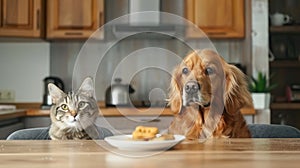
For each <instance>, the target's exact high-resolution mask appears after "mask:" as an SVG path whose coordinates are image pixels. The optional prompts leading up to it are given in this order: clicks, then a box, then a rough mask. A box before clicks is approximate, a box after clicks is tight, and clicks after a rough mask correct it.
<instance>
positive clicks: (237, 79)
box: [224, 64, 253, 111]
mask: <svg viewBox="0 0 300 168" xmlns="http://www.w3.org/2000/svg"><path fill="white" fill-rule="evenodd" d="M224 70H225V74H226V91H225V95H224V99H225V100H224V102H225V107H226V108H227V110H229V109H232V110H233V111H235V110H237V109H239V108H242V106H249V107H251V106H253V104H252V98H251V94H250V92H249V90H248V83H247V80H246V76H245V74H244V73H243V72H242V71H241V70H240V69H238V68H237V67H236V66H234V65H230V64H227V65H226V68H224Z"/></svg>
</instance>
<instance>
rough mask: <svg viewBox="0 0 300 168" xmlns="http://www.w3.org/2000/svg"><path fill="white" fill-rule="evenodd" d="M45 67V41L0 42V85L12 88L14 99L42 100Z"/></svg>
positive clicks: (47, 60) (47, 63)
mask: <svg viewBox="0 0 300 168" xmlns="http://www.w3.org/2000/svg"><path fill="white" fill-rule="evenodd" d="M49 67H50V44H49V43H47V42H11V43H4V42H1V43H0V89H10V90H14V92H15V101H16V102H42V96H43V93H44V87H43V79H44V78H45V77H46V76H48V75H49V74H50V73H49V71H50V68H49Z"/></svg>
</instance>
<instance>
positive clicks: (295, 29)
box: [270, 25, 300, 33]
mask: <svg viewBox="0 0 300 168" xmlns="http://www.w3.org/2000/svg"><path fill="white" fill-rule="evenodd" d="M270 32H271V33H300V25H293V26H270Z"/></svg>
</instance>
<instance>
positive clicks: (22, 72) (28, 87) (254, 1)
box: [0, 0, 300, 123]
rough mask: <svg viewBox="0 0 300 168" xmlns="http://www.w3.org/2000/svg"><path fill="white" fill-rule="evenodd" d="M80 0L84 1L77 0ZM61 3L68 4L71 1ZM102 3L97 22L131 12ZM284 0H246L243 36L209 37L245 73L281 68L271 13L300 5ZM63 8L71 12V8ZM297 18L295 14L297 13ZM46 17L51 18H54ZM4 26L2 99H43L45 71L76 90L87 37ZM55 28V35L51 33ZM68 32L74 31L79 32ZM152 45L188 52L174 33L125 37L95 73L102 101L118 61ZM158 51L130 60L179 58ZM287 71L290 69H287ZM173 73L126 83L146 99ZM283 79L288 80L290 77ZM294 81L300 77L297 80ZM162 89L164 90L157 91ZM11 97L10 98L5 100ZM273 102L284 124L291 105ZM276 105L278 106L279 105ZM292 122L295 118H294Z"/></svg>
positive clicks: (167, 7)
mask: <svg viewBox="0 0 300 168" xmlns="http://www.w3.org/2000/svg"><path fill="white" fill-rule="evenodd" d="M13 1H15V0H13ZM37 1H38V0H37ZM76 1H78V4H80V1H79V0H76ZM96 1H97V2H98V0H93V1H89V2H96ZM99 1H100V0H99ZM1 2H2V1H1ZM45 2H47V1H45ZM63 2H66V3H67V2H68V1H67V0H66V1H63ZM104 2H105V3H104V4H105V5H104V6H103V9H104V13H100V14H101V15H100V16H101V17H102V18H103V20H101V19H100V21H99V22H101V23H105V22H109V21H110V20H113V19H114V18H117V17H119V16H122V15H124V14H127V13H129V12H130V9H129V0H122V1H118V2H116V1H113V0H105V1H104ZM187 2H188V1H187ZM189 2H193V1H189ZM201 2H202V1H201ZM218 2H219V1H218ZM230 2H231V1H230ZM285 2H286V3H284V4H285V5H282V2H281V1H277V0H270V1H268V0H245V1H244V3H245V11H244V12H245V29H244V30H245V33H244V35H243V37H242V38H230V37H229V38H211V40H212V43H213V44H214V46H215V47H216V49H217V51H218V52H219V53H220V54H221V55H222V56H223V57H224V59H225V60H226V61H228V62H230V63H234V64H240V65H242V66H243V67H244V68H245V73H246V74H247V75H252V74H253V75H256V74H257V72H258V71H263V72H265V73H267V74H268V73H269V69H270V70H271V71H274V65H275V67H276V66H279V67H282V65H281V64H280V65H276V64H275V63H274V62H272V63H271V64H270V66H271V67H270V68H269V35H273V34H272V32H271V33H270V32H269V15H270V14H272V13H274V12H275V11H278V12H282V13H289V10H288V9H289V8H290V7H291V6H297V4H299V3H297V1H296V0H288V1H285ZM75 4H77V3H74V5H75ZM272 4H273V5H272ZM52 7H53V6H52ZM198 7H199V6H198ZM64 10H65V11H68V10H67V9H64ZM160 10H161V11H163V12H170V13H174V14H176V15H179V16H185V13H186V12H189V11H186V8H185V1H182V0H162V1H161V8H160ZM293 11H295V10H291V12H292V13H291V14H290V15H293V14H295V12H294V13H293ZM48 12H49V11H48ZM75 13H76V12H75ZM47 16H48V14H47ZM294 18H295V19H297V17H295V16H294ZM47 19H48V20H51V19H53V18H47ZM2 25H3V24H2ZM46 26H47V27H50V26H53V25H50V24H48V25H46ZM281 27H286V26H281ZM270 29H271V30H273V27H270ZM295 29H297V28H295ZM293 30H294V29H293ZM1 31H2V29H0V35H1V38H0V77H1V80H0V93H5V94H6V95H5V97H6V98H5V99H3V95H2V98H0V101H1V102H38V103H39V102H42V99H43V94H44V83H43V79H44V78H45V77H47V76H57V77H59V78H61V79H62V80H63V82H64V84H65V90H70V89H72V75H73V68H74V64H75V61H76V58H77V56H78V54H79V52H80V50H81V48H82V46H83V44H84V43H85V40H82V39H78V38H77V39H74V38H69V39H65V38H63V37H59V38H55V37H53V36H54V35H53V32H51V31H50V30H47V32H46V34H47V37H46V38H45V37H44V36H43V37H38V38H10V37H5V36H7V35H6V34H5V33H3V32H2V33H1ZM274 31H275V32H276V31H277V34H278V32H279V31H278V30H274ZM284 31H285V32H286V31H289V30H284ZM51 33H52V35H53V36H52V35H51V36H50V34H51ZM70 34H71V35H76V33H75V34H72V33H70ZM58 35H59V34H58ZM19 36H22V35H19ZM110 42H111V40H110V39H109V38H108V39H105V40H103V41H101V42H99V43H100V44H101V45H107V43H110ZM185 42H188V43H189V44H191V45H194V46H197V44H198V41H197V39H191V38H187V39H186V41H185ZM149 46H150V47H160V48H162V49H165V50H166V51H168V50H169V51H172V52H173V53H175V54H177V55H179V56H181V57H184V56H185V55H186V53H188V51H189V48H187V47H186V46H185V45H184V44H183V43H182V42H181V41H179V40H177V39H174V38H147V37H141V38H133V37H130V38H126V39H124V40H122V41H121V42H119V43H118V44H117V45H115V46H114V47H113V48H112V49H111V50H109V52H108V53H107V54H106V56H105V60H104V63H103V64H102V65H101V67H99V69H98V72H99V73H98V74H97V77H96V82H95V85H96V86H95V87H96V95H97V99H98V100H99V101H104V99H105V90H106V88H107V87H108V86H109V85H110V84H111V80H112V79H111V77H112V74H113V73H114V71H113V69H114V67H115V66H117V64H118V63H119V62H120V61H121V60H122V59H123V58H124V57H125V56H126V55H128V54H132V53H134V52H135V54H138V53H139V52H140V53H141V51H140V50H139V49H143V48H145V47H149ZM158 52H159V51H158ZM159 54H162V55H163V54H165V55H164V56H163V57H162V58H160V59H153V58H152V59H151V57H150V56H149V57H148V58H147V57H143V59H135V60H133V61H132V65H137V66H138V65H144V64H147V63H149V62H150V63H151V61H152V62H153V64H154V63H157V62H159V63H160V65H163V66H165V67H166V69H172V68H173V67H174V65H175V63H176V61H174V57H168V54H170V53H168V52H165V51H161V52H159ZM274 55H275V56H276V55H277V53H274ZM281 55H282V54H281ZM275 60H276V59H275ZM296 64H297V63H296ZM292 66H293V67H294V70H293V71H292V72H293V74H294V73H296V72H298V69H297V68H295V67H298V65H295V66H294V65H292ZM287 69H288V68H287ZM276 71H277V69H276ZM284 71H285V72H286V69H285V70H284ZM100 72H101V73H100ZM285 76H287V75H286V74H285V73H283V74H282V73H281V71H280V77H285ZM121 77H122V76H121ZM169 78H170V76H169V74H167V73H166V72H163V71H161V70H145V71H141V72H139V73H137V74H136V76H134V78H133V81H130V80H128V79H126V78H124V79H123V82H124V83H127V82H130V83H131V84H132V85H133V87H134V88H135V89H136V92H135V93H134V94H135V95H134V97H135V99H137V100H147V99H148V96H149V91H150V90H151V89H153V88H161V89H162V90H163V91H164V92H166V90H167V88H168V85H169ZM154 79H155V80H154ZM277 81H278V80H277ZM279 81H280V79H279ZM285 81H288V79H287V80H285ZM294 81H295V82H297V80H294ZM294 81H293V82H294ZM288 84H290V83H288ZM285 85H286V83H283V84H282V86H280V87H279V88H278V89H277V90H276V92H275V95H276V96H277V95H278V96H277V97H284V95H283V94H284V93H283V92H282V90H284V89H285V88H284V87H283V86H285ZM7 93H9V95H7ZM158 94H161V93H160V92H158ZM7 96H8V97H9V99H7ZM162 98H163V96H162ZM274 105H275V106H272V105H271V110H272V111H276V110H277V111H276V112H278V111H279V112H278V113H279V114H276V115H275V119H272V120H274V121H276V122H277V123H280V122H282V118H281V119H278V118H280V117H279V116H281V117H282V114H283V112H286V111H289V109H288V110H286V107H289V106H291V104H282V103H281V104H279V105H278V104H275V103H274ZM282 105H283V106H282ZM278 106H279V109H280V110H278ZM293 107H294V106H293ZM276 108H277V109H276ZM298 109H300V108H297V107H295V108H294V109H292V113H293V116H298V114H296V112H295V111H297V110H298ZM268 110H269V109H267V110H266V111H267V112H266V114H270V111H268ZM272 118H273V117H272ZM289 118H297V117H289ZM293 123H296V122H295V121H293Z"/></svg>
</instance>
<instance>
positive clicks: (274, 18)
mask: <svg viewBox="0 0 300 168" xmlns="http://www.w3.org/2000/svg"><path fill="white" fill-rule="evenodd" d="M270 18H271V24H272V25H273V26H282V25H284V24H288V23H291V22H292V17H290V16H289V15H286V14H282V13H278V12H276V13H274V14H273V15H271V16H270Z"/></svg>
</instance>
